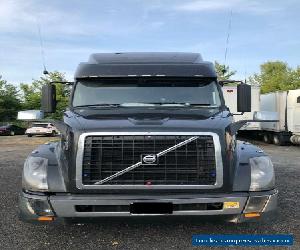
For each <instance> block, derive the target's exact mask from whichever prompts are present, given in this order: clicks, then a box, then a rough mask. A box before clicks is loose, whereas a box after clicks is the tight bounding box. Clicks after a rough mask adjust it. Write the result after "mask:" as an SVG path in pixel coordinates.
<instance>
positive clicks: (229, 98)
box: [222, 85, 260, 130]
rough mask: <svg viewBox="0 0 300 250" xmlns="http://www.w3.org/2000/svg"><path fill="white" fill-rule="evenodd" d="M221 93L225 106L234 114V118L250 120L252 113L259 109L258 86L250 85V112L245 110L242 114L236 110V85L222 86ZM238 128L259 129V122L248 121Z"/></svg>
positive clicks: (236, 119)
mask: <svg viewBox="0 0 300 250" xmlns="http://www.w3.org/2000/svg"><path fill="white" fill-rule="evenodd" d="M222 89H223V95H224V99H225V104H226V106H227V107H228V108H229V109H230V112H231V113H233V114H236V115H234V120H235V121H239V120H252V119H253V113H254V112H255V111H260V87H259V86H256V85H251V110H252V111H251V112H246V113H244V114H243V115H240V114H238V112H237V86H223V87H222ZM240 130H260V123H259V122H248V123H247V124H245V125H244V126H243V127H242V128H241V129H240Z"/></svg>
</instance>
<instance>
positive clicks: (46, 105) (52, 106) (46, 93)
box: [41, 84, 56, 113]
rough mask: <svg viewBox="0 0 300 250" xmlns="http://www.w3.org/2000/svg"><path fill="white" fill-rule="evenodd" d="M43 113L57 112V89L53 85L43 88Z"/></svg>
mask: <svg viewBox="0 0 300 250" xmlns="http://www.w3.org/2000/svg"><path fill="white" fill-rule="evenodd" d="M41 105H42V111H44V112H45V113H54V112H55V111H56V87H55V85H53V84H46V85H44V86H43V87H42V100H41Z"/></svg>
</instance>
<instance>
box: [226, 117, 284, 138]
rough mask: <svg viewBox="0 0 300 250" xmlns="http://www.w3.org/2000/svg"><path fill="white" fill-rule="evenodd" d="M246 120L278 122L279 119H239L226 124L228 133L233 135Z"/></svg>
mask: <svg viewBox="0 0 300 250" xmlns="http://www.w3.org/2000/svg"><path fill="white" fill-rule="evenodd" d="M248 122H279V120H241V121H237V122H233V123H231V124H229V125H228V127H227V129H228V130H229V133H230V135H235V134H236V133H237V132H238V131H239V129H240V128H241V127H243V126H244V125H245V124H246V123H248Z"/></svg>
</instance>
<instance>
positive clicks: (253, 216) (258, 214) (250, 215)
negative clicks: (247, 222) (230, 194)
mask: <svg viewBox="0 0 300 250" xmlns="http://www.w3.org/2000/svg"><path fill="white" fill-rule="evenodd" d="M245 217H246V218H255V217H260V213H246V214H245Z"/></svg>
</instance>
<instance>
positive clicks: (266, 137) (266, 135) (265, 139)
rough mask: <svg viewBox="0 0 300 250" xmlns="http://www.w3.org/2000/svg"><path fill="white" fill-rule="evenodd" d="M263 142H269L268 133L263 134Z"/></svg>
mask: <svg viewBox="0 0 300 250" xmlns="http://www.w3.org/2000/svg"><path fill="white" fill-rule="evenodd" d="M263 142H265V143H271V140H270V135H268V134H264V135H263Z"/></svg>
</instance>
